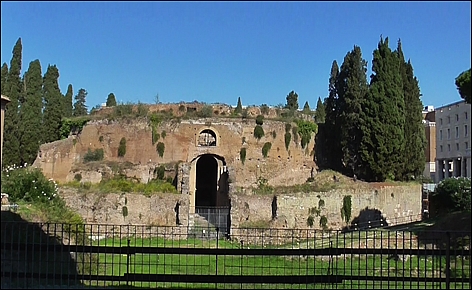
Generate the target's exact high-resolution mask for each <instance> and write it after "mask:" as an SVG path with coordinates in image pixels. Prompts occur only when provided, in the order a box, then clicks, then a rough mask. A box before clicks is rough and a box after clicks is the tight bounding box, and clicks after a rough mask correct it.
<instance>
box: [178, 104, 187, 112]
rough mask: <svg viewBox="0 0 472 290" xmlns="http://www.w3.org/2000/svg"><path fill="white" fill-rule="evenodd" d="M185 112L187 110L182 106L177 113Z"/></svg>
mask: <svg viewBox="0 0 472 290" xmlns="http://www.w3.org/2000/svg"><path fill="white" fill-rule="evenodd" d="M185 111H187V108H186V107H185V106H184V105H180V106H179V112H185Z"/></svg>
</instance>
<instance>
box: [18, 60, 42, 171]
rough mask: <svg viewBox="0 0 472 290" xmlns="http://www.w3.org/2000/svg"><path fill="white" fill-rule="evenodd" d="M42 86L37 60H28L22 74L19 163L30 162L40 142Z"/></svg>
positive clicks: (39, 64) (39, 65)
mask: <svg viewBox="0 0 472 290" xmlns="http://www.w3.org/2000/svg"><path fill="white" fill-rule="evenodd" d="M42 86H43V77H42V73H41V63H40V62H39V60H34V61H32V62H30V64H29V68H28V71H27V72H26V73H25V76H24V87H25V94H24V100H23V102H22V105H21V109H20V122H19V124H18V125H19V130H20V153H21V155H20V156H21V163H22V164H23V163H28V164H32V163H33V162H34V159H35V158H36V155H37V153H38V150H39V145H40V144H41V135H42V134H41V133H42V132H40V131H39V130H38V128H40V127H41V122H42V109H43V100H42Z"/></svg>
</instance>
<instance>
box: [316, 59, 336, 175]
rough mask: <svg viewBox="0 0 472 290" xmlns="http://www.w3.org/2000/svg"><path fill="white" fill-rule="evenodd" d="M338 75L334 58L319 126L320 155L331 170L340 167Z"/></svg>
mask: <svg viewBox="0 0 472 290" xmlns="http://www.w3.org/2000/svg"><path fill="white" fill-rule="evenodd" d="M338 77H339V66H338V63H337V62H336V60H334V61H333V63H332V65H331V72H330V76H329V88H328V90H329V95H328V98H326V104H325V112H326V118H325V123H324V125H323V126H320V129H321V128H323V130H321V131H322V132H320V133H321V134H322V135H323V136H324V138H323V139H322V140H323V141H322V144H323V145H322V146H321V147H322V152H323V153H322V154H321V155H322V156H323V160H324V161H325V162H326V165H327V167H328V168H331V169H333V170H340V169H341V147H340V145H339V144H340V139H339V134H338V132H337V123H338V115H339V107H338V92H337V80H338Z"/></svg>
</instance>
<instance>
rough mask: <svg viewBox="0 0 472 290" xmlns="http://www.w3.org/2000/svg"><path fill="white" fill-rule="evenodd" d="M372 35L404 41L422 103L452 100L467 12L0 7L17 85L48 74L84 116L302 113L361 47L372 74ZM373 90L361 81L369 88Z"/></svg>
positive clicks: (336, 6) (390, 5) (241, 5)
mask: <svg viewBox="0 0 472 290" xmlns="http://www.w3.org/2000/svg"><path fill="white" fill-rule="evenodd" d="M380 35H383V37H384V38H385V37H388V38H389V42H390V48H391V49H392V50H394V49H395V48H396V46H397V40H398V39H401V41H402V47H403V51H404V54H405V57H406V58H407V59H408V58H410V59H411V62H412V65H413V68H414V73H415V75H416V77H417V78H418V80H419V84H420V89H421V93H422V94H423V97H422V101H423V104H425V105H433V106H435V107H438V106H441V105H443V104H448V103H452V102H455V101H459V100H461V99H460V96H459V94H458V92H457V89H456V86H455V84H454V79H455V78H456V77H457V76H458V75H459V74H460V73H461V72H462V71H464V70H467V69H469V68H470V67H471V2H470V1H463V2H407V1H404V2H86V1H85V2H29V1H26V2H10V1H6V2H4V1H2V2H1V47H2V55H1V62H2V63H4V62H6V63H7V64H8V66H9V65H10V60H11V57H12V50H13V47H14V45H15V42H16V41H17V39H18V38H19V37H21V39H22V44H23V65H22V75H23V73H24V72H25V71H26V70H27V69H28V65H29V63H30V62H31V61H33V60H35V59H39V60H40V61H41V65H42V70H43V74H44V73H45V71H46V69H47V66H48V64H51V65H52V64H56V65H57V67H58V69H59V73H60V78H59V85H60V89H61V91H62V93H64V94H65V93H66V91H67V86H68V84H72V85H73V89H74V95H75V94H77V92H78V90H79V89H80V88H84V89H86V90H87V92H88V96H87V106H88V107H89V109H91V108H92V107H94V106H96V105H98V104H101V103H104V102H105V101H106V98H107V96H108V94H109V93H110V92H113V93H114V94H115V96H116V98H117V101H118V102H123V103H127V102H133V103H137V102H138V101H140V102H142V103H154V101H155V96H156V94H159V99H160V101H161V102H164V103H167V102H180V101H186V102H187V101H188V102H191V101H194V100H197V101H199V102H206V103H217V102H219V103H226V104H230V105H236V102H237V99H238V97H241V100H242V103H243V105H260V104H264V103H265V104H268V105H277V104H285V103H286V96H287V95H288V93H289V92H290V91H292V90H294V91H295V92H297V93H298V95H299V104H300V107H303V104H304V103H305V101H308V102H309V104H310V106H311V107H312V108H315V107H316V101H317V99H318V97H321V98H322V99H323V98H324V97H326V96H327V94H328V78H329V73H330V69H331V64H332V62H333V60H336V61H337V62H338V64H339V65H341V64H342V62H343V58H344V56H345V55H346V53H347V52H348V51H350V50H352V49H353V47H354V45H357V46H360V48H361V50H362V54H363V57H364V59H365V60H366V61H367V62H368V76H370V74H371V65H372V52H373V51H374V49H376V48H377V44H378V42H379V40H380ZM368 79H370V78H368Z"/></svg>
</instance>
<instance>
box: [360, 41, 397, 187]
mask: <svg viewBox="0 0 472 290" xmlns="http://www.w3.org/2000/svg"><path fill="white" fill-rule="evenodd" d="M372 71H373V74H372V76H371V82H370V87H369V92H368V93H367V95H366V101H365V103H364V108H363V124H362V125H363V127H362V130H363V132H364V135H363V138H362V142H361V150H360V154H361V158H362V162H363V164H364V166H363V168H362V175H361V176H362V177H363V178H364V179H366V180H367V181H385V180H386V179H387V178H390V179H397V178H398V177H399V174H401V172H402V171H403V165H402V164H403V161H404V160H403V149H404V126H405V115H404V98H403V89H402V79H401V75H400V61H399V59H398V57H397V56H396V54H395V53H394V52H392V51H391V50H390V48H389V46H388V38H386V39H385V41H384V40H383V39H382V38H381V39H380V42H379V44H378V47H377V49H376V50H374V52H373V62H372Z"/></svg>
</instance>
